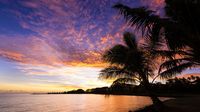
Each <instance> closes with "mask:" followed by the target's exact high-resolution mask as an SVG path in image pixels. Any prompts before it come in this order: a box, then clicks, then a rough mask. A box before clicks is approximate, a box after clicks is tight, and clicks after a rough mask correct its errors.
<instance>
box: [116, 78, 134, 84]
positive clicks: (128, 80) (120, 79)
mask: <svg viewBox="0 0 200 112" xmlns="http://www.w3.org/2000/svg"><path fill="white" fill-rule="evenodd" d="M136 82H137V79H135V78H118V79H116V80H115V81H114V82H113V83H112V85H115V84H119V83H123V84H125V83H136Z"/></svg>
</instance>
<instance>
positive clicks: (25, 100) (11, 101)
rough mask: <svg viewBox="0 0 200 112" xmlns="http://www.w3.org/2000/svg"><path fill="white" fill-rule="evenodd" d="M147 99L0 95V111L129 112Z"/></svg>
mask: <svg viewBox="0 0 200 112" xmlns="http://www.w3.org/2000/svg"><path fill="white" fill-rule="evenodd" d="M151 103H152V102H151V100H150V98H149V97H143V96H123V95H109V96H108V95H95V94H40V95H32V94H0V112H128V111H129V110H136V109H138V108H142V107H144V106H146V105H150V104H151Z"/></svg>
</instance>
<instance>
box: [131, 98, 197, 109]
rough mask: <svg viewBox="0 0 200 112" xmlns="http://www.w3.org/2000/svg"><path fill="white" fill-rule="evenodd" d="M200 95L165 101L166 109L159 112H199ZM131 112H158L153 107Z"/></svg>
mask: <svg viewBox="0 0 200 112" xmlns="http://www.w3.org/2000/svg"><path fill="white" fill-rule="evenodd" d="M199 102H200V95H191V96H188V97H176V98H174V99H169V100H166V101H163V104H164V105H165V107H164V108H163V109H162V110H159V112H199V111H200V106H199ZM129 112H158V110H155V108H154V106H153V105H149V106H145V107H143V108H140V109H138V110H136V111H131V110H130V111H129Z"/></svg>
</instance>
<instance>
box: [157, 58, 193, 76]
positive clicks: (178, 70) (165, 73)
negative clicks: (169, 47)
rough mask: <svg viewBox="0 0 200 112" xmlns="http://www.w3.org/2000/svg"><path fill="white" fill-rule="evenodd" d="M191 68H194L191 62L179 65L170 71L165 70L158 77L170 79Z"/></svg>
mask: <svg viewBox="0 0 200 112" xmlns="http://www.w3.org/2000/svg"><path fill="white" fill-rule="evenodd" d="M193 66H194V63H192V62H188V63H184V64H180V65H178V66H175V67H172V68H170V69H167V70H165V71H163V72H161V73H160V77H161V78H162V79H169V78H172V77H174V76H176V75H177V74H179V73H181V72H182V71H184V70H186V69H188V68H191V67H193Z"/></svg>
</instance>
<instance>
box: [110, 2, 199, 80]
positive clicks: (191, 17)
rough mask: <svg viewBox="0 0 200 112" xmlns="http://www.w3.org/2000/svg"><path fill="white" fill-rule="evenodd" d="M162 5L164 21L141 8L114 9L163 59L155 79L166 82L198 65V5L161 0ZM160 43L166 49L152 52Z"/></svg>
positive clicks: (119, 7) (162, 18)
mask: <svg viewBox="0 0 200 112" xmlns="http://www.w3.org/2000/svg"><path fill="white" fill-rule="evenodd" d="M165 3H166V6H165V13H166V17H160V16H158V15H156V14H155V13H154V11H152V10H150V9H147V8H145V7H139V8H130V7H128V6H125V5H122V4H116V5H114V8H116V9H118V10H119V11H120V13H121V14H122V15H123V16H124V18H125V19H126V21H127V22H128V23H129V24H130V25H131V26H135V27H136V28H137V29H140V30H141V31H142V33H143V35H145V36H144V37H146V38H149V40H150V41H151V44H152V48H153V49H154V50H155V51H154V52H155V53H157V54H158V55H161V56H164V57H167V59H166V60H165V62H164V63H163V64H162V65H161V67H160V70H159V74H158V76H162V77H164V78H169V77H172V76H174V75H176V74H177V73H181V72H182V71H183V70H185V69H188V68H191V67H196V66H199V64H200V49H199V48H200V44H199V43H200V29H199V26H200V1H199V0H165ZM163 40H165V44H166V45H167V47H168V48H169V49H168V50H159V51H158V50H156V48H158V46H160V42H161V41H163ZM177 55H179V56H177ZM177 57H178V58H177ZM170 74H171V75H170Z"/></svg>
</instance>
